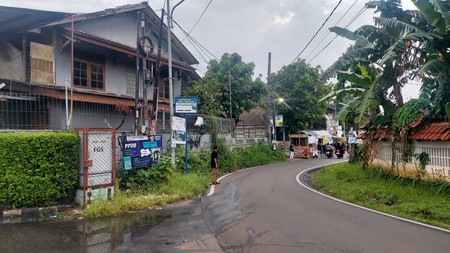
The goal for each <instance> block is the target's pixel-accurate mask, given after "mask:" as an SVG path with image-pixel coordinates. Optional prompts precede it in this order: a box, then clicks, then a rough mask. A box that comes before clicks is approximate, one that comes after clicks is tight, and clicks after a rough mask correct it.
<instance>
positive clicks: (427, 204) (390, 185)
mask: <svg viewBox="0 0 450 253" xmlns="http://www.w3.org/2000/svg"><path fill="white" fill-rule="evenodd" d="M312 184H313V186H314V187H316V188H317V189H318V190H320V191H322V192H324V193H326V194H329V195H331V196H333V197H336V198H339V199H342V200H345V201H348V202H351V203H355V204H357V205H361V206H364V207H368V208H370V209H374V210H378V211H381V212H384V213H388V214H392V215H395V216H399V217H403V218H406V219H410V220H414V221H418V222H422V223H426V224H430V225H433V226H437V227H441V228H445V229H450V212H449V210H450V184H449V183H448V182H445V181H438V182H436V181H433V182H432V181H424V180H415V179H408V178H402V177H398V176H395V175H392V174H389V173H387V172H384V171H383V170H382V169H380V168H370V167H369V168H367V169H366V170H363V169H362V163H340V164H335V165H330V166H327V167H325V168H323V169H321V170H318V171H316V172H315V173H314V176H313V178H312Z"/></svg>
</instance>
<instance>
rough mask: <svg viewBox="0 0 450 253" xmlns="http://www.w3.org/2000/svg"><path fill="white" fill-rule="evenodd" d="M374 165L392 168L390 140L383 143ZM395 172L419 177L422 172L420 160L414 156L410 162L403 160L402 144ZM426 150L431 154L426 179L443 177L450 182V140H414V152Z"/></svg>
mask: <svg viewBox="0 0 450 253" xmlns="http://www.w3.org/2000/svg"><path fill="white" fill-rule="evenodd" d="M381 145H382V146H381V149H380V150H379V152H378V154H377V156H376V159H374V161H373V163H372V164H373V165H378V166H381V167H383V168H385V169H386V170H389V169H390V168H391V164H392V162H391V161H392V148H391V145H390V144H389V143H388V142H382V143H381ZM396 150H397V151H396V161H395V163H396V164H395V165H396V168H395V172H396V173H398V174H399V175H400V176H406V177H411V178H417V177H418V176H419V174H418V173H421V172H420V162H419V161H418V160H417V159H416V158H415V157H413V158H412V159H411V160H410V161H409V162H406V163H405V162H403V161H401V155H402V149H401V147H400V145H399V146H398V147H396ZM422 152H425V153H427V154H428V155H429V158H430V161H429V162H428V164H427V165H426V166H425V171H424V172H425V174H424V178H425V179H443V180H446V181H448V182H450V141H423V142H414V151H413V154H420V153H422Z"/></svg>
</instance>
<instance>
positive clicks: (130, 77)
mask: <svg viewBox="0 0 450 253" xmlns="http://www.w3.org/2000/svg"><path fill="white" fill-rule="evenodd" d="M125 75H126V76H125V78H126V84H127V85H126V93H127V95H128V96H133V97H134V96H135V95H136V94H135V91H136V73H133V72H131V71H127V72H126V74H125Z"/></svg>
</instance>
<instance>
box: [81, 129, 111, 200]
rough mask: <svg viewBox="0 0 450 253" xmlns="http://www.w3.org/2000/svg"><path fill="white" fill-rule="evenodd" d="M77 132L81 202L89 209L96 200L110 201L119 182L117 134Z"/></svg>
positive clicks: (98, 131) (108, 131)
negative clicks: (91, 202)
mask: <svg viewBox="0 0 450 253" xmlns="http://www.w3.org/2000/svg"><path fill="white" fill-rule="evenodd" d="M76 131H77V133H78V135H79V136H80V139H81V141H80V166H79V173H78V190H77V197H76V198H77V202H79V204H81V205H83V206H85V205H86V204H89V203H90V201H91V200H92V199H93V198H96V197H101V198H103V199H105V198H107V199H109V198H110V197H111V196H112V195H113V194H114V182H115V180H116V131H115V129H111V128H105V129H104V128H82V129H76ZM81 191H82V192H81ZM81 195H82V196H81Z"/></svg>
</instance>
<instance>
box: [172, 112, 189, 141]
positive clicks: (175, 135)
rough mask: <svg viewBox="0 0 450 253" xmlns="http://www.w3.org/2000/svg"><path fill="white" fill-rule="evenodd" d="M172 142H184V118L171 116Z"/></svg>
mask: <svg viewBox="0 0 450 253" xmlns="http://www.w3.org/2000/svg"><path fill="white" fill-rule="evenodd" d="M172 118H173V120H172V143H173V144H183V145H185V144H186V119H185V118H180V117H175V116H174V117H172Z"/></svg>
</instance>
